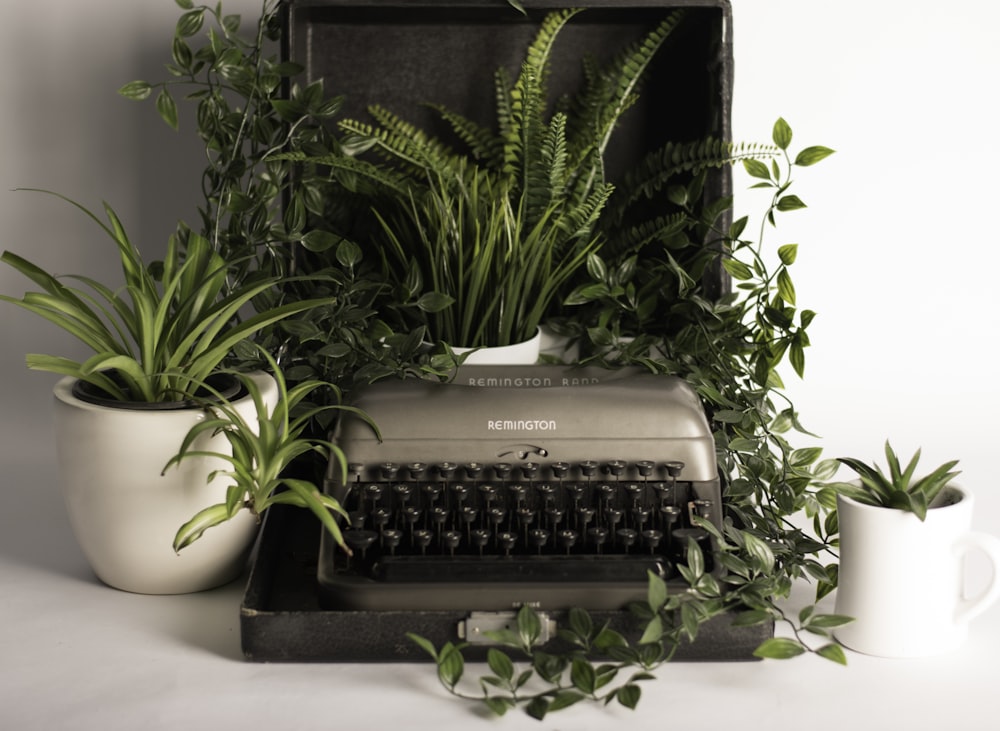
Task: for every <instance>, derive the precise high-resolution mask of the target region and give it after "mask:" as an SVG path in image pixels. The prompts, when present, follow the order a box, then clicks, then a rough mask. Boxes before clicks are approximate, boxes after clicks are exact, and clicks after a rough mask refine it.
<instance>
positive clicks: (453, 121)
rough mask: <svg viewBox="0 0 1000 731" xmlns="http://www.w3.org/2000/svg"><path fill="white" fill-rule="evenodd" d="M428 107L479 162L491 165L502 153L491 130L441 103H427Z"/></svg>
mask: <svg viewBox="0 0 1000 731" xmlns="http://www.w3.org/2000/svg"><path fill="white" fill-rule="evenodd" d="M425 106H427V107H428V108H429V109H433V110H434V111H435V112H437V114H438V116H439V117H440V118H441V119H442V120H443V121H444V122H446V123H447V124H448V126H449V127H451V130H452V132H454V133H455V135H456V136H457V137H458V138H459V139H460V140H462V142H463V143H464V144H465V145H466V146H467V147H468V149H469V153H470V154H471V155H472V157H473V158H475V159H476V160H478V161H479V162H481V163H483V164H485V165H487V166H491V165H492V164H493V163H494V162H495V161H496V160H497V158H498V156H499V155H500V154H502V149H501V145H500V142H499V140H498V139H497V137H496V135H495V134H494V133H493V131H492V130H489V129H487V128H485V127H483V126H482V125H480V124H477V123H476V122H473V121H472V120H471V119H469V118H468V117H465V116H463V115H461V114H458V113H457V112H453V111H452V110H450V109H448V108H447V107H445V106H444V105H442V104H427V105H425Z"/></svg>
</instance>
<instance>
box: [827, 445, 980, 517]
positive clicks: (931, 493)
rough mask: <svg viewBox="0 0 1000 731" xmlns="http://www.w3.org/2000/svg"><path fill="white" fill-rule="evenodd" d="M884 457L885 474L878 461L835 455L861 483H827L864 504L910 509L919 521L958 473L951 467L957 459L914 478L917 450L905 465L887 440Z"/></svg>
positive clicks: (918, 456) (918, 455) (956, 462)
mask: <svg viewBox="0 0 1000 731" xmlns="http://www.w3.org/2000/svg"><path fill="white" fill-rule="evenodd" d="M885 458H886V462H887V464H888V466H889V474H885V473H884V472H883V471H882V469H881V468H880V467H879V466H878V465H868V464H866V463H865V462H862V461H861V460H859V459H854V458H852V457H839V458H838V459H837V461H838V462H840V463H841V464H845V465H847V466H848V467H850V468H851V469H852V470H854V471H855V472H856V473H857V474H858V477H859V478H860V482H861V484H860V485H856V484H852V483H847V482H837V483H831V484H830V485H829V487H830V489H832V490H835V491H837V492H839V493H841V494H842V495H845V496H847V497H850V498H853V499H854V500H857V501H858V502H862V503H865V504H866V505H879V506H882V507H885V508H895V509H897V510H904V511H908V512H911V513H914V514H915V515H916V516H917V517H918V518H920V520H921V521H923V520H925V519H926V518H927V509H928V508H929V507H931V506H932V504H933V502H934V498H936V497H937V496H938V494H940V492H941V491H942V490H943V489H944V488H945V486H946V485H947V484H948V483H949V482H950V481H951V480H952V479H953V478H954V477H955V476H956V475H958V474H960V473H959V472H957V471H953V469H952V468H954V467H955V465H957V464H958V461H957V460H952V461H950V462H946V463H944V464H943V465H941V466H940V467H938V468H937V469H935V470H934V471H933V472H931V473H930V474H929V475H926V476H924V477H921V478H919V479H914V472H915V471H916V469H917V462H918V461H919V460H920V450H919V449H918V450H917V451H916V453H915V454H914V455H913V457H912V458H911V459H910V461H909V462H908V463H907V465H906V467H901V465H900V462H899V458H898V457H897V456H896V453H895V451H894V450H893V448H892V446H891V445H890V444H889V442H888V441H886V443H885Z"/></svg>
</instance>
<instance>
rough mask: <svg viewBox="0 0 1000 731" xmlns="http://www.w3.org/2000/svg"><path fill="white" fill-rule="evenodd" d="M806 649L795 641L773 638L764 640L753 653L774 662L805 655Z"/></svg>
mask: <svg viewBox="0 0 1000 731" xmlns="http://www.w3.org/2000/svg"><path fill="white" fill-rule="evenodd" d="M805 651H806V648H805V647H804V646H803V645H802V644H801V643H799V642H796V641H795V640H792V639H788V638H785V637H772V638H771V639H769V640H764V642H762V643H761V644H760V646H759V647H758V648H757V649H756V650H754V651H753V654H754V656H755V657H761V658H771V659H773V660H787V659H789V658H792V657H797V656H799V655H801V654H802V653H804V652H805Z"/></svg>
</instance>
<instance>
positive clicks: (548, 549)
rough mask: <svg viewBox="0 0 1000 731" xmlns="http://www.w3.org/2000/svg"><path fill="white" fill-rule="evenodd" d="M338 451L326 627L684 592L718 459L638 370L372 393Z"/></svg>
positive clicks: (388, 385) (323, 577)
mask: <svg viewBox="0 0 1000 731" xmlns="http://www.w3.org/2000/svg"><path fill="white" fill-rule="evenodd" d="M353 405H354V406H356V407H358V408H359V409H360V410H361V411H363V412H364V413H366V414H367V415H368V416H369V417H370V418H371V419H372V421H373V422H374V424H375V425H376V426H377V428H378V433H376V431H375V430H374V429H373V428H372V426H371V425H370V424H369V423H367V422H366V421H365V420H364V419H362V418H359V417H357V416H355V415H352V414H345V417H344V418H343V419H342V421H341V423H340V424H339V426H338V428H337V432H336V435H335V439H336V442H337V444H338V446H339V447H340V448H341V449H342V450H343V452H344V453H345V455H346V456H347V460H348V471H347V472H348V479H347V480H346V481H344V480H343V479H342V475H343V469H342V467H341V464H340V463H337V462H336V460H331V462H330V469H329V470H328V472H327V475H326V478H325V486H324V489H325V490H326V491H327V492H328V493H329V494H330V495H332V496H333V497H335V498H336V499H337V500H339V501H340V503H341V504H342V505H343V506H344V508H345V510H346V511H347V513H348V515H349V516H350V519H349V521H348V520H344V521H343V522H342V530H343V535H344V540H345V542H346V544H347V546H348V548H349V549H350V550H349V551H345V550H343V549H342V548H341V547H339V546H337V545H336V543H335V542H334V541H333V540H332V539H331V538H330V537H329V536H328V535H326V533H325V532H324V535H323V537H322V539H321V546H320V556H319V568H318V574H317V577H318V584H319V594H320V604H321V606H323V607H324V608H327V609H338V610H359V611H362V610H363V611H393V610H407V611H410V610H428V611H433V610H455V609H459V610H482V611H508V610H511V609H512V608H517V607H519V606H522V605H529V606H532V607H535V608H538V609H542V610H554V611H558V610H565V609H568V608H571V607H583V608H585V609H588V610H618V609H623V608H624V607H626V606H627V605H628V604H629V603H630V602H633V601H640V600H643V599H644V598H645V595H646V588H647V585H648V576H647V572H650V571H651V572H653V573H654V574H656V575H658V576H661V577H663V578H664V579H665V580H666V581H667V582H668V584H671V583H673V584H676V585H677V586H679V587H683V588H686V586H687V585H686V584H685V583H684V582H683V579H682V578H681V576H680V574H679V572H678V570H677V566H678V564H679V563H682V562H684V561H686V556H687V553H688V551H690V550H692V548H691V547H692V546H697V547H698V550H701V551H702V552H703V554H704V556H705V559H706V566H707V567H708V568H709V569H710V570H713V571H717V568H713V567H712V559H711V555H712V539H711V534H710V533H709V532H708V531H706V530H705V529H704V527H702V526H701V525H699V522H700V521H699V520H697V518H701V519H704V520H705V521H710V522H711V523H714V524H715V525H716V526H720V527H721V517H722V503H721V492H720V483H719V477H718V471H717V467H716V459H715V445H714V441H713V438H712V434H711V432H710V430H709V426H708V421H707V419H706V417H705V414H704V411H703V409H702V406H701V403H700V402H699V400H698V398H697V396H696V395H695V394H694V392H693V391H692V390H691V389H690V387H689V386H688V385H687V384H686V383H684V382H683V381H682V380H680V379H678V378H674V377H670V376H663V375H655V374H652V373H649V372H646V371H643V370H641V369H635V368H623V369H619V370H607V369H602V368H590V367H566V366H548V365H536V366H465V367H463V368H461V369H459V371H458V372H457V375H456V377H455V379H454V380H453V381H451V382H448V383H439V382H428V381H422V380H415V379H414V380H401V381H392V382H380V383H377V384H374V385H372V386H369V387H368V388H366V389H363V390H362V391H361V392H360V393H359V394H358V395H357V398H356V399H355V400H354V401H353Z"/></svg>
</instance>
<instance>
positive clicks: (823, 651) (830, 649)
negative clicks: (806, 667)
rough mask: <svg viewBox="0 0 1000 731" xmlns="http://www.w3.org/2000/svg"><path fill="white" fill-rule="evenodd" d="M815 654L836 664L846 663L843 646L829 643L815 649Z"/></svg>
mask: <svg viewBox="0 0 1000 731" xmlns="http://www.w3.org/2000/svg"><path fill="white" fill-rule="evenodd" d="M816 654H817V655H819V656H820V657H824V658H826V659H827V660H832V661H833V662H835V663H837V664H838V665H847V656H846V655H845V654H844V648H843V647H841V646H840V645H836V644H833V643H831V644H829V645H823V646H822V647H821V648H819V649H818V650H816Z"/></svg>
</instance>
